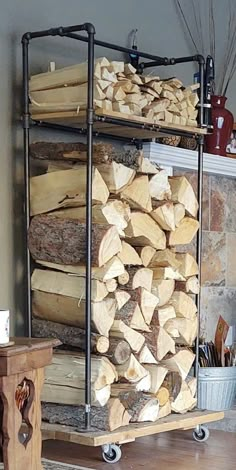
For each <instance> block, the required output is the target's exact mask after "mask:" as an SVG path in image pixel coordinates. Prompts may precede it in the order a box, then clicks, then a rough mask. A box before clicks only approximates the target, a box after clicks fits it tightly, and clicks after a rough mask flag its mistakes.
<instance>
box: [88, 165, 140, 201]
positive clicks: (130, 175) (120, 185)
mask: <svg viewBox="0 0 236 470" xmlns="http://www.w3.org/2000/svg"><path fill="white" fill-rule="evenodd" d="M97 169H98V171H99V173H100V175H101V177H102V178H103V180H104V181H105V183H106V185H107V188H108V190H109V191H110V192H111V193H114V194H118V193H120V192H121V191H122V190H123V189H125V187H126V186H128V185H129V184H131V183H132V181H133V179H134V177H135V170H133V169H132V168H128V167H127V166H125V165H123V164H122V163H116V162H112V163H111V164H110V165H107V164H106V163H102V164H101V165H97ZM102 202H103V203H104V202H106V201H102Z"/></svg>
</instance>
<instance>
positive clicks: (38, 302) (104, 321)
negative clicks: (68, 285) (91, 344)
mask: <svg viewBox="0 0 236 470" xmlns="http://www.w3.org/2000/svg"><path fill="white" fill-rule="evenodd" d="M32 310H33V315H34V316H35V317H37V318H41V319H42V320H49V321H53V322H56V323H62V324H64V325H68V326H77V327H79V328H83V329H84V328H85V323H86V322H85V318H86V317H85V301H84V300H81V302H79V303H78V299H74V298H72V297H64V296H63V295H56V294H48V293H47V292H40V291H34V292H33V304H32ZM115 312H116V301H115V299H110V298H106V299H104V300H103V301H102V302H92V312H91V313H92V321H91V328H92V331H93V332H95V333H99V334H100V335H102V336H106V337H108V333H109V330H110V328H111V326H112V324H113V321H114V318H115Z"/></svg>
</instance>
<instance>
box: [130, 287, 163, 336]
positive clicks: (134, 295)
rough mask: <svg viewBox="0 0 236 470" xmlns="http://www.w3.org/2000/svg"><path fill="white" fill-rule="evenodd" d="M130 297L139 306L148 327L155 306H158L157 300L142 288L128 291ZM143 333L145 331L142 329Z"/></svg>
mask: <svg viewBox="0 0 236 470" xmlns="http://www.w3.org/2000/svg"><path fill="white" fill-rule="evenodd" d="M129 293H130V297H131V299H132V300H134V301H136V302H137V303H138V305H139V306H140V309H141V312H142V315H143V318H144V320H145V322H146V324H147V325H150V323H151V321H152V317H153V313H154V310H155V308H156V307H157V305H158V304H159V298H158V297H157V296H156V295H154V294H152V293H151V292H149V291H148V290H147V289H144V288H143V287H138V288H137V289H135V290H130V291H129ZM143 330H144V331H147V330H145V329H144V328H143Z"/></svg>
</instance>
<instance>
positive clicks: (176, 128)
mask: <svg viewBox="0 0 236 470" xmlns="http://www.w3.org/2000/svg"><path fill="white" fill-rule="evenodd" d="M94 117H95V122H94V130H95V131H96V132H98V133H99V134H100V135H101V136H102V134H110V135H112V136H114V137H116V136H119V137H125V138H130V139H133V138H134V139H153V138H154V139H155V138H156V137H161V136H163V135H164V134H165V133H166V134H173V135H183V134H186V135H190V136H191V135H192V136H197V135H206V134H207V129H201V128H199V127H190V126H183V125H175V124H167V123H165V122H164V121H159V122H156V123H155V124H153V122H151V121H150V120H149V119H147V118H145V117H141V116H134V115H131V116H130V115H127V114H121V113H119V112H116V111H109V112H104V111H100V110H96V111H95V113H94ZM32 119H33V120H34V121H38V122H40V121H41V122H42V121H43V122H46V123H48V124H61V125H63V126H70V127H74V128H83V129H85V128H86V112H85V111H82V112H79V113H77V112H76V111H60V112H50V113H45V112H41V113H35V112H34V114H32Z"/></svg>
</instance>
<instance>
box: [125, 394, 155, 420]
mask: <svg viewBox="0 0 236 470" xmlns="http://www.w3.org/2000/svg"><path fill="white" fill-rule="evenodd" d="M119 399H120V401H121V403H122V404H123V405H124V407H125V409H126V410H127V411H128V413H129V415H130V416H131V419H130V422H131V423H140V422H143V421H152V422H154V421H156V420H157V417H158V413H159V402H158V400H157V399H156V398H153V397H151V396H150V395H146V394H144V393H142V392H135V391H130V392H121V394H120V395H119Z"/></svg>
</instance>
